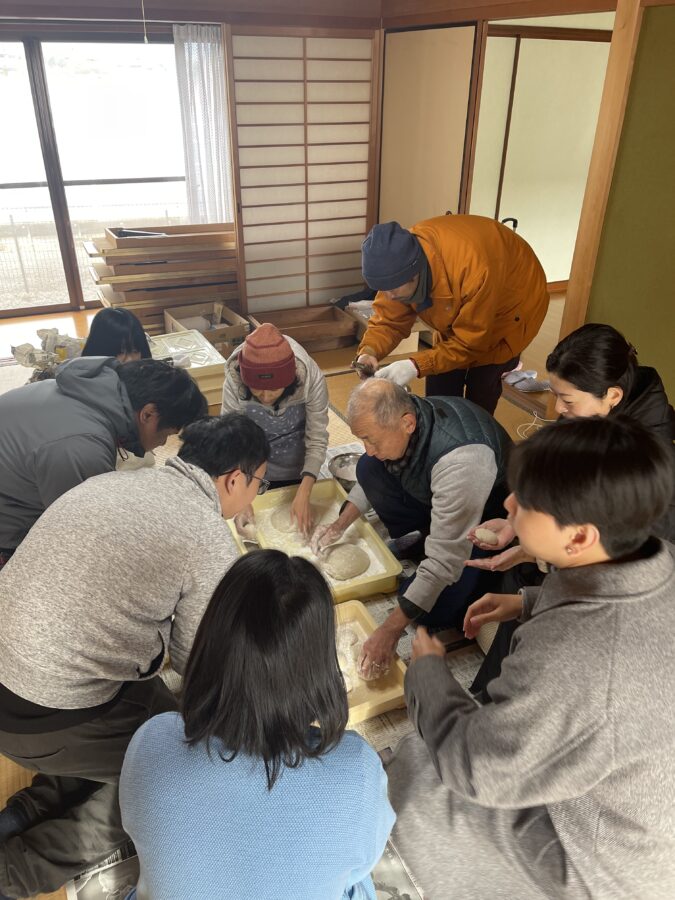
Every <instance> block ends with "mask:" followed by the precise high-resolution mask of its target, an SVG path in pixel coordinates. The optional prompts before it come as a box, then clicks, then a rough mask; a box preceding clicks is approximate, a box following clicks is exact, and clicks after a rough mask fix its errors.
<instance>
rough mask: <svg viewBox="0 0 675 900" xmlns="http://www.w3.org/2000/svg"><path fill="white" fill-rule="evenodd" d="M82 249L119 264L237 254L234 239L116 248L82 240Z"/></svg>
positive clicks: (211, 257) (108, 262) (230, 257)
mask: <svg viewBox="0 0 675 900" xmlns="http://www.w3.org/2000/svg"><path fill="white" fill-rule="evenodd" d="M83 246H84V249H85V250H86V251H87V254H88V255H89V256H90V257H92V258H93V257H97V256H100V257H101V259H102V260H103V262H104V263H106V265H119V264H121V263H124V264H131V263H146V262H170V261H176V260H198V259H202V260H207V259H210V260H213V259H232V258H233V257H235V258H236V256H237V245H236V244H235V242H234V241H231V242H229V243H224V244H222V245H220V246H216V247H214V246H209V245H208V244H207V245H206V246H199V245H195V244H191V245H190V246H189V247H182V246H180V245H178V246H176V245H175V244H165V245H161V246H159V247H145V248H143V247H139V248H137V249H136V248H133V247H132V248H128V247H122V248H119V249H116V248H115V247H113V246H112V245H111V244H110V243H109V242H108V241H99V240H97V241H83Z"/></svg>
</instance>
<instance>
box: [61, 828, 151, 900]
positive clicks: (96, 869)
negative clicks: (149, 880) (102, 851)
mask: <svg viewBox="0 0 675 900" xmlns="http://www.w3.org/2000/svg"><path fill="white" fill-rule="evenodd" d="M137 881H138V857H137V856H136V849H135V847H134V845H133V844H132V843H131V841H127V843H126V844H124V846H122V847H120V848H119V850H116V851H115V852H114V853H111V854H110V856H108V857H106V859H104V860H101V862H100V863H97V864H96V865H95V866H92V867H91V868H90V869H86V870H85V871H84V872H82V874H81V875H77V876H76V877H75V878H73V880H72V881H69V882H68V884H67V885H66V897H67V900H124V898H125V897H126V896H127V894H128V893H129V891H131V889H132V888H133V887H134V886H135V885H136V882H137Z"/></svg>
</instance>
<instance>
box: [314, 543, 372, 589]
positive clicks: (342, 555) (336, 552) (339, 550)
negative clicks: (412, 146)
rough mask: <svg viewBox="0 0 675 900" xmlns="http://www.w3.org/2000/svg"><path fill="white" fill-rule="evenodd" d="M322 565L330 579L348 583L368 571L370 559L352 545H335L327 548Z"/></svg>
mask: <svg viewBox="0 0 675 900" xmlns="http://www.w3.org/2000/svg"><path fill="white" fill-rule="evenodd" d="M322 565H323V568H324V569H325V570H326V572H328V574H329V575H330V576H331V578H335V579H337V580H338V581H348V580H349V579H350V578H358V577H359V575H363V573H364V572H366V571H367V570H368V567H369V566H370V557H369V556H368V554H367V553H366V551H365V550H362V549H361V548H360V547H355V546H354V545H353V544H336V546H334V547H329V548H328V550H327V551H326V556H325V559H324V560H323V561H322Z"/></svg>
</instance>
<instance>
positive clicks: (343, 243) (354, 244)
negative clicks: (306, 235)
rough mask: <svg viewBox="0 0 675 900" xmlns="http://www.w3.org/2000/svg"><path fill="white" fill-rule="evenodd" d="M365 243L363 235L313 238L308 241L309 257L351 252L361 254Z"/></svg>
mask: <svg viewBox="0 0 675 900" xmlns="http://www.w3.org/2000/svg"><path fill="white" fill-rule="evenodd" d="M362 243H363V235H360V234H347V235H339V236H337V237H323V238H313V239H310V240H309V241H307V244H308V248H309V257H310V259H311V258H312V256H316V255H320V254H322V253H348V252H349V251H354V252H355V251H357V250H358V251H359V253H360V252H361V244H362Z"/></svg>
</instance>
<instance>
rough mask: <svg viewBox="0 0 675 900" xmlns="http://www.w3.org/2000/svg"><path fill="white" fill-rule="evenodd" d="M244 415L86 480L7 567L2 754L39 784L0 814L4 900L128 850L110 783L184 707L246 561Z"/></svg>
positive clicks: (0, 691)
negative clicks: (212, 613)
mask: <svg viewBox="0 0 675 900" xmlns="http://www.w3.org/2000/svg"><path fill="white" fill-rule="evenodd" d="M268 455H269V444H268V442H267V439H266V437H265V435H264V433H263V431H262V429H260V428H259V427H258V426H257V425H256V424H255V423H254V422H252V421H251V420H250V419H249V418H248V417H247V416H244V415H241V414H236V413H233V414H229V415H225V416H219V417H215V418H211V419H208V418H207V419H202V420H200V421H198V422H195V423H193V424H192V425H189V426H188V427H187V428H186V429H185V430H184V431H183V446H182V447H181V450H180V452H179V454H178V456H177V457H175V458H174V459H170V460H169V461H168V462H167V464H166V466H161V467H156V468H153V469H141V470H139V471H136V472H113V473H110V474H106V475H100V476H97V477H94V478H89V479H88V480H87V481H85V482H84V483H83V484H81V485H78V486H77V487H75V488H73V490H71V491H69V492H68V493H66V494H64V495H63V496H62V497H60V498H59V499H58V500H56V501H55V502H54V503H53V504H52V505H51V506H50V507H49V508H48V509H47V510H46V511H45V513H44V514H43V515H42V516H41V517H40V519H39V520H38V522H37V523H36V524H35V525H34V526H33V528H32V529H31V531H30V533H29V534H28V536H27V537H26V538H25V540H24V541H23V542H22V543H21V545H20V547H19V548H18V549H17V551H16V553H15V554H14V555H13V557H12V558H11V560H10V561H9V562H8V563H7V565H6V566H5V567H4V569H3V570H2V572H1V573H0V617H1V618H2V623H3V626H2V631H1V633H0V752H1V753H3V754H4V755H5V756H8V757H9V758H10V759H13V760H14V761H15V762H17V763H18V764H19V765H23V766H26V767H27V768H30V769H33V770H35V771H36V772H37V773H38V774H37V776H36V778H35V780H34V782H33V785H32V786H31V787H29V788H26V789H25V790H23V791H19V793H18V794H15V795H14V797H12V798H11V799H10V801H9V803H8V805H7V807H6V808H5V809H4V810H3V811H2V812H0V900H3V898H7V897H9V898H14V897H24V896H28V895H33V894H37V893H43V892H45V893H46V892H50V891H55V890H57V889H58V888H59V887H60V886H61V885H62V884H64V883H65V882H66V881H67V880H68V879H69V878H71V877H72V876H73V875H75V874H77V873H78V872H80V871H82V869H83V868H85V867H86V866H87V865H88V864H90V863H94V862H96V861H97V860H100V859H102V858H104V857H105V856H107V855H108V854H109V853H110V851H112V850H114V849H115V847H117V846H119V845H120V844H122V843H124V841H125V840H126V836H125V834H124V831H123V830H122V826H121V822H120V812H119V806H118V801H117V782H118V779H119V773H120V771H121V767H122V760H123V758H124V753H125V750H126V747H127V744H128V743H129V741H130V739H131V737H132V735H133V734H134V732H135V731H136V729H137V728H138V727H139V726H140V725H141V724H142V723H143V722H145V721H146V719H148V718H150V716H152V715H155V714H157V713H159V712H164V711H167V710H171V709H174V708H175V706H176V704H175V700H174V698H173V696H172V695H171V694H170V693H169V691H168V690H167V688H166V686H165V685H164V683H163V682H162V681H161V679H159V678H156V677H153V676H155V675H157V674H158V672H159V671H160V669H161V668H162V666H163V664H164V662H165V660H166V658H167V657H170V658H171V664H172V666H173V668H174V669H175V670H176V671H177V672H179V673H181V674H182V672H183V670H184V667H185V664H186V661H187V657H188V654H189V652H190V648H191V646H192V641H193V639H194V635H195V632H196V630H197V627H198V625H199V623H200V621H201V617H202V614H203V612H204V610H205V608H206V606H207V604H208V602H209V600H210V598H211V595H212V593H213V591H214V589H215V587H216V585H217V584H218V583H219V582H220V580H221V578H222V577H223V575H224V573H225V572H226V571H227V569H228V568H229V567H230V566H231V565H232V563H233V562H234V560H235V559H236V557H237V556H238V551H237V548H236V545H235V543H234V540H233V538H232V534H231V532H230V530H229V527H228V525H227V523H226V522H225V519H229V518H232V517H233V516H234V515H235V514H236V513H238V512H239V511H240V510H242V509H243V508H244V507H246V506H247V505H248V504H249V503H251V501H252V500H253V498H254V497H255V495H256V493H258V492H259V491H264V490H265V489H266V487H267V485H268V482H267V481H266V479H265V478H264V475H265V469H266V464H267V458H268Z"/></svg>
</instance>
